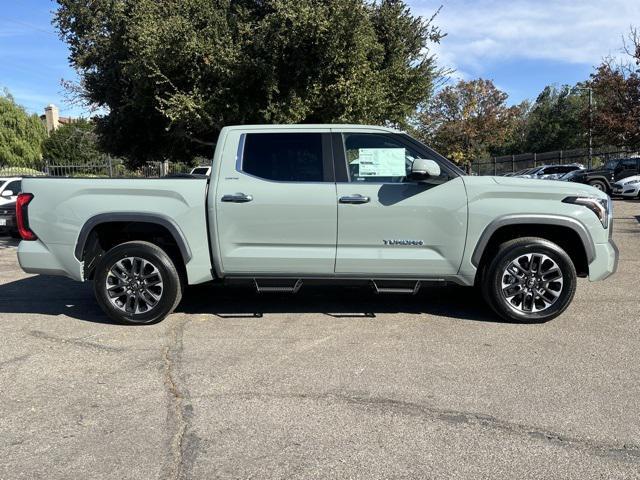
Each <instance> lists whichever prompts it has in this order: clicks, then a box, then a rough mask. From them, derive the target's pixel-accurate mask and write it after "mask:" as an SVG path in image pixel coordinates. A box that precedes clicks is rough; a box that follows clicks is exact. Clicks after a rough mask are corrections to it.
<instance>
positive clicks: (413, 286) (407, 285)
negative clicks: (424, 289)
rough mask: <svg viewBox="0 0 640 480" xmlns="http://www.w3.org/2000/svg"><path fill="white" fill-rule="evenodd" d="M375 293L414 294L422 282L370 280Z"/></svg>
mask: <svg viewBox="0 0 640 480" xmlns="http://www.w3.org/2000/svg"><path fill="white" fill-rule="evenodd" d="M371 283H372V284H373V288H374V290H375V292H376V293H403V294H408V295H415V294H416V293H418V292H419V291H420V287H421V286H422V282H420V281H417V282H404V281H402V282H384V281H376V280H371Z"/></svg>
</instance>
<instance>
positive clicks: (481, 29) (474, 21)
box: [408, 0, 640, 73]
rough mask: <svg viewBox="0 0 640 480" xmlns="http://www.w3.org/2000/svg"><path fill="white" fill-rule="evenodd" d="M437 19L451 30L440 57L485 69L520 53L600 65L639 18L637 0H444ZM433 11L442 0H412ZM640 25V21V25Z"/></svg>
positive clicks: (418, 8) (417, 7) (422, 11)
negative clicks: (438, 1)
mask: <svg viewBox="0 0 640 480" xmlns="http://www.w3.org/2000/svg"><path fill="white" fill-rule="evenodd" d="M442 3H443V8H442V11H441V13H440V15H439V16H438V17H437V18H436V20H435V23H436V24H437V25H438V26H440V27H441V28H442V30H443V31H444V32H446V33H447V34H448V35H447V37H445V38H444V39H443V41H442V44H441V45H440V46H438V47H436V49H435V52H436V53H437V54H438V56H439V58H440V60H441V63H442V64H443V65H445V66H450V67H453V68H456V69H461V70H462V71H466V70H474V71H476V72H478V73H482V72H483V70H484V66H485V65H486V64H487V63H493V62H496V61H501V60H513V59H518V58H523V59H536V60H552V61H558V62H565V63H574V64H588V65H596V64H598V63H599V62H600V60H601V59H602V58H603V57H605V56H607V55H619V54H620V49H621V47H622V36H623V35H625V34H626V33H627V32H628V30H629V26H630V24H631V23H633V22H635V23H636V24H638V23H640V1H638V0H609V1H603V0H538V1H536V0H514V1H508V0H476V1H472V0H442ZM408 4H409V5H410V6H411V7H412V10H413V12H414V13H416V14H419V15H423V16H425V17H428V16H431V15H432V14H433V12H434V10H435V9H437V7H438V6H439V3H437V2H436V1H432V0H408ZM639 26H640V25H639Z"/></svg>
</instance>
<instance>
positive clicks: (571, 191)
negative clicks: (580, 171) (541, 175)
mask: <svg viewBox="0 0 640 480" xmlns="http://www.w3.org/2000/svg"><path fill="white" fill-rule="evenodd" d="M467 178H482V177H465V182H466V179H467ZM485 178H486V177H485ZM488 178H490V179H492V180H493V182H495V183H497V184H498V185H501V186H504V187H510V188H513V189H514V190H517V191H521V192H532V193H538V194H540V193H545V192H547V193H549V194H555V195H567V196H570V195H575V196H588V197H595V198H607V194H606V193H604V192H601V191H600V190H598V189H597V188H594V187H592V186H590V185H584V184H582V183H574V182H560V181H558V180H538V179H528V178H514V177H488Z"/></svg>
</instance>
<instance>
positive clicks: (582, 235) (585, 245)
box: [471, 215, 595, 276]
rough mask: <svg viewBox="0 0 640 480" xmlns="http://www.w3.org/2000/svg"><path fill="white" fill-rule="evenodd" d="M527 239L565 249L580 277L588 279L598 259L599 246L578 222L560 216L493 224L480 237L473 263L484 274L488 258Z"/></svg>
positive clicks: (500, 220)
mask: <svg viewBox="0 0 640 480" xmlns="http://www.w3.org/2000/svg"><path fill="white" fill-rule="evenodd" d="M523 236H534V237H540V238H544V239H547V240H550V241H552V242H554V243H556V244H558V245H559V246H560V247H562V248H563V249H564V250H565V251H566V252H567V254H568V255H569V257H571V260H572V261H573V263H574V265H575V267H576V270H577V271H578V272H579V274H580V276H587V275H588V273H589V264H590V263H591V262H593V260H594V259H595V245H594V242H593V239H592V238H591V235H590V234H589V231H588V230H587V228H586V227H585V226H584V225H583V224H582V223H580V222H579V221H578V220H576V219H574V218H570V217H565V216H560V215H506V216H504V217H500V218H498V219H496V220H494V221H493V222H491V223H490V224H489V225H488V226H487V227H486V228H485V230H484V231H483V232H482V234H481V235H480V238H479V240H478V243H477V244H476V247H475V249H474V252H473V255H472V256H471V263H472V264H473V265H474V266H475V267H476V268H477V269H478V271H481V269H482V267H483V266H484V265H485V263H486V261H487V258H488V257H489V256H490V255H491V252H494V251H495V249H496V248H497V246H499V244H501V243H502V242H504V241H507V240H511V239H513V238H518V237H523Z"/></svg>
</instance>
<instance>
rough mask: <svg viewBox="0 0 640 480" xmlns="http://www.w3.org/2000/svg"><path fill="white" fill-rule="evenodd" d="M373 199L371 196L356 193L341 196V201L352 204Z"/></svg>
mask: <svg viewBox="0 0 640 480" xmlns="http://www.w3.org/2000/svg"><path fill="white" fill-rule="evenodd" d="M369 200H371V199H370V198H369V197H365V196H364V195H360V194H356V195H346V196H344V197H340V200H339V202H340V203H349V204H352V205H357V204H360V203H369Z"/></svg>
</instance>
